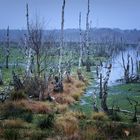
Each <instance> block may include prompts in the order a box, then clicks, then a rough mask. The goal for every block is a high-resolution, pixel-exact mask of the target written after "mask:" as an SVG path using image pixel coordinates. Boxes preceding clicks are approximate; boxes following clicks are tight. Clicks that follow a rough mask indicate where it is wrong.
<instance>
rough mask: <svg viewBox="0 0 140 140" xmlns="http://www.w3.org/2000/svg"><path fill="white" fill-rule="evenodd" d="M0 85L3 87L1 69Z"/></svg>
mask: <svg viewBox="0 0 140 140" xmlns="http://www.w3.org/2000/svg"><path fill="white" fill-rule="evenodd" d="M0 85H3V77H2V72H1V69H0Z"/></svg>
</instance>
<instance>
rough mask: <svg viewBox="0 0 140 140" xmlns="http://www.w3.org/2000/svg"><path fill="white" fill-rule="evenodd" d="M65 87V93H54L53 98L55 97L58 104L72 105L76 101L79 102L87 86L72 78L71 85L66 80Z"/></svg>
mask: <svg viewBox="0 0 140 140" xmlns="http://www.w3.org/2000/svg"><path fill="white" fill-rule="evenodd" d="M63 86H64V91H63V93H61V94H56V93H52V96H53V97H55V99H56V102H58V103H60V104H72V103H74V102H75V101H79V99H80V96H81V95H82V93H83V92H84V89H85V86H86V85H85V83H83V82H81V81H79V80H77V79H75V78H73V77H71V82H70V83H69V82H67V81H65V80H64V83H63Z"/></svg>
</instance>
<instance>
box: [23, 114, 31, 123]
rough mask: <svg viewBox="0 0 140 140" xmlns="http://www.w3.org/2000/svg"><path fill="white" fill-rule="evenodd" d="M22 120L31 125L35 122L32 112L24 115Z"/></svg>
mask: <svg viewBox="0 0 140 140" xmlns="http://www.w3.org/2000/svg"><path fill="white" fill-rule="evenodd" d="M21 118H22V119H23V120H25V121H26V122H28V123H31V122H32V120H33V114H32V113H31V112H27V113H24V114H23V115H22V117H21Z"/></svg>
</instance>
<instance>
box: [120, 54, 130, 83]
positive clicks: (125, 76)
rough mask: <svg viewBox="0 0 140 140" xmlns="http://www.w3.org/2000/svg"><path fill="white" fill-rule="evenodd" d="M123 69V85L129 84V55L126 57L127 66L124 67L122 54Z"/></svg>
mask: <svg viewBox="0 0 140 140" xmlns="http://www.w3.org/2000/svg"><path fill="white" fill-rule="evenodd" d="M122 61H123V69H124V79H125V83H129V82H130V55H129V54H128V55H127V64H126V65H125V60H124V56H123V53H122Z"/></svg>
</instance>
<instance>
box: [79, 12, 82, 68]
mask: <svg viewBox="0 0 140 140" xmlns="http://www.w3.org/2000/svg"><path fill="white" fill-rule="evenodd" d="M79 31H80V42H79V43H80V57H79V65H78V67H79V69H80V68H81V62H82V54H83V51H82V30H81V12H80V14H79Z"/></svg>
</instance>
